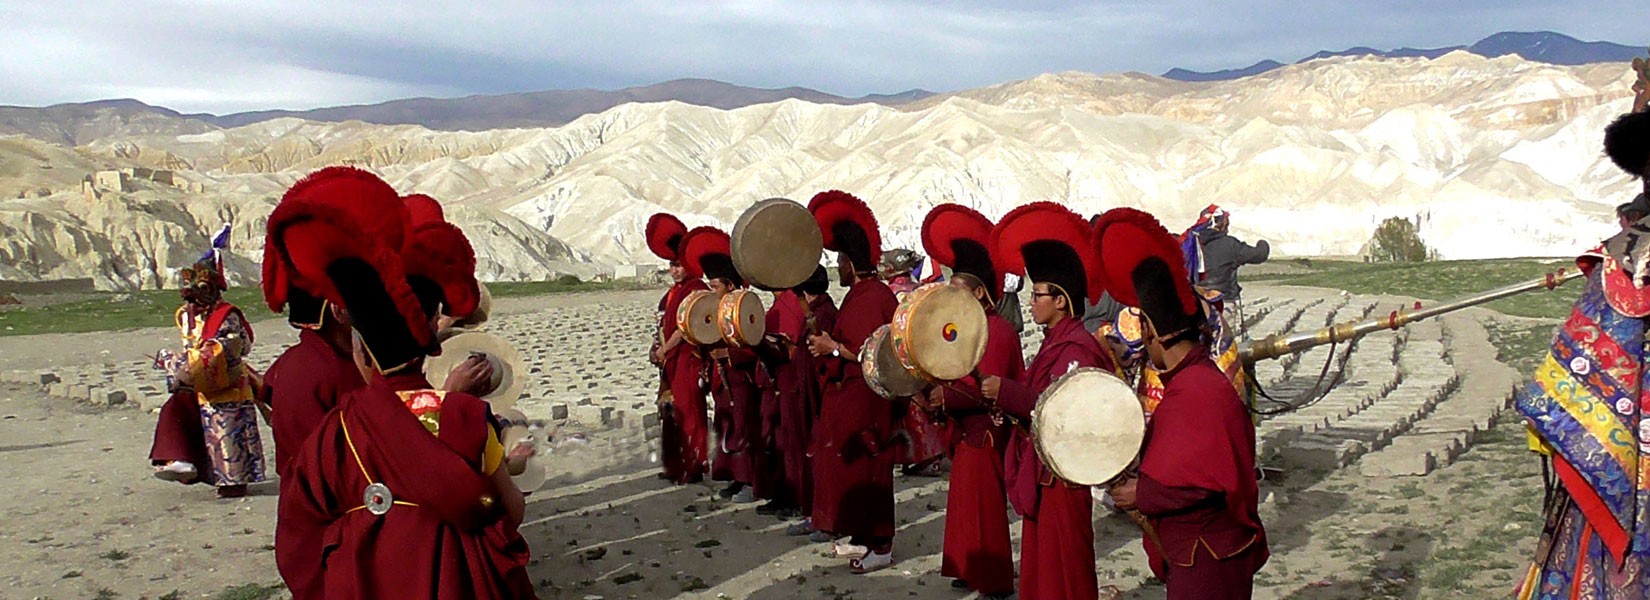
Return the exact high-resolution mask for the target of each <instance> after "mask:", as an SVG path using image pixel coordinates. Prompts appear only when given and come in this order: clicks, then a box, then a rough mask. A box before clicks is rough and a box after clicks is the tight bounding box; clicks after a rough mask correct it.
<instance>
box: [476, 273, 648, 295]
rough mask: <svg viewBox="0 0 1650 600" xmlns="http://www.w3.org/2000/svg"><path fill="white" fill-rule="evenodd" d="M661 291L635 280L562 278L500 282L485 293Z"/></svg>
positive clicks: (531, 293)
mask: <svg viewBox="0 0 1650 600" xmlns="http://www.w3.org/2000/svg"><path fill="white" fill-rule="evenodd" d="M653 289H663V287H662V286H660V285H659V284H655V283H651V282H647V281H642V280H636V279H623V280H618V281H579V280H578V279H574V278H566V277H564V278H562V279H558V280H555V281H501V282H496V283H489V284H487V291H488V292H489V293H491V294H492V295H493V297H494V298H508V297H511V296H542V295H545V294H570V293H576V292H628V291H635V290H653Z"/></svg>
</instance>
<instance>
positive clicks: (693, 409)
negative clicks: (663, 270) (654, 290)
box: [659, 279, 710, 483]
mask: <svg viewBox="0 0 1650 600" xmlns="http://www.w3.org/2000/svg"><path fill="white" fill-rule="evenodd" d="M708 289H710V288H709V287H706V286H705V282H704V281H702V280H699V279H690V280H687V281H683V282H681V283H678V284H675V285H673V286H670V291H668V292H666V293H665V295H664V297H663V298H660V299H659V311H660V317H659V334H660V336H661V338H660V341H661V343H662V342H663V340H668V339H670V337H671V336H673V335H675V334H676V313H677V311H678V309H680V308H681V306H682V300H684V299H686V298H687V296H688V294H691V293H693V292H695V291H699V290H708ZM664 358H665V363H664V365H663V366H662V367H661V370H662V373H661V375H660V376H661V377H662V378H663V380H662V385H663V386H665V387H666V389H668V390H669V391H670V395H671V397H672V403H671V405H670V406H669V407H668V408H661V409H660V419H659V423H660V431H659V443H660V452H659V462H660V463H662V465H663V466H664V474H665V477H667V478H669V479H670V480H671V481H674V482H676V483H688V482H691V481H696V480H698V479H699V478H700V477H702V476H703V475H704V474H705V471H706V469H708V468H709V459H708V456H709V454H707V453H708V452H709V451H710V446H709V445H708V442H707V440H706V438H707V435H708V433H709V431H710V430H709V428H707V427H706V425H705V388H704V385H703V384H701V383H700V376H701V374H702V372H703V370H704V366H703V364H702V363H701V361H700V357H699V353H698V351H697V350H696V349H695V348H694V347H693V345H692V344H688V343H686V342H683V343H682V344H680V345H678V346H676V348H674V349H672V350H671V351H670V352H668V353H666V354H665V357H664Z"/></svg>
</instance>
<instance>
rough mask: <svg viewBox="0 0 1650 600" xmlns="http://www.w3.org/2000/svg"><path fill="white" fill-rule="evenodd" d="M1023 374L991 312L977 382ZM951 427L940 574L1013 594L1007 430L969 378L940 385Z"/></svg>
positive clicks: (1011, 337)
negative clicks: (1006, 483) (1005, 459)
mask: <svg viewBox="0 0 1650 600" xmlns="http://www.w3.org/2000/svg"><path fill="white" fill-rule="evenodd" d="M1024 370H1025V358H1024V356H1023V355H1022V354H1021V353H1020V334H1019V333H1018V332H1016V331H1014V326H1013V325H1010V324H1009V323H1008V321H1007V320H1005V319H1003V318H1002V316H1000V315H998V314H997V313H996V312H988V313H986V344H985V356H984V357H983V358H982V359H981V360H980V365H979V367H978V368H977V369H976V370H975V371H976V372H977V373H978V374H979V376H980V377H1001V378H1003V379H1004V380H1009V379H1017V378H1019V377H1020V373H1021V372H1022V371H1024ZM941 390H943V394H944V397H945V414H946V416H947V417H948V418H949V419H950V420H951V488H950V490H949V491H947V492H946V496H945V544H944V554H943V559H942V561H941V563H940V575H942V576H945V577H955V578H957V579H962V580H964V581H967V582H968V587H969V588H970V589H973V590H975V591H978V592H980V593H981V594H986V595H990V594H1008V593H1010V592H1013V591H1014V548H1013V545H1012V543H1011V542H1010V541H1009V535H1008V501H1007V496H1006V495H1005V491H1004V486H1003V448H1005V447H1006V446H1007V445H1008V436H1009V428H1008V424H1007V423H1006V422H1003V423H998V422H996V421H997V419H994V418H993V415H992V414H991V410H990V407H991V403H990V402H989V401H987V400H985V398H984V396H982V395H981V394H980V388H979V381H978V380H977V379H975V378H973V377H970V378H967V379H963V380H961V381H956V382H952V383H950V384H946V385H945V386H944V387H942V388H941Z"/></svg>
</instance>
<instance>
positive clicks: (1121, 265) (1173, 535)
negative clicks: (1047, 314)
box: [1096, 209, 1269, 600]
mask: <svg viewBox="0 0 1650 600" xmlns="http://www.w3.org/2000/svg"><path fill="white" fill-rule="evenodd" d="M1096 238H1097V241H1096V244H1097V247H1098V248H1099V250H1100V252H1101V254H1102V255H1104V256H1108V257H1109V258H1108V259H1107V261H1106V265H1105V273H1104V276H1103V277H1104V278H1105V280H1106V281H1107V282H1108V284H1107V287H1108V289H1109V290H1111V292H1112V296H1113V297H1114V298H1116V299H1117V300H1118V301H1119V302H1122V303H1123V304H1125V305H1128V306H1137V307H1139V308H1140V309H1141V312H1143V313H1145V316H1146V319H1145V323H1144V328H1143V329H1144V331H1143V334H1144V335H1143V337H1144V338H1145V343H1146V354H1147V358H1148V359H1149V360H1150V361H1151V362H1152V366H1154V367H1156V368H1158V369H1159V370H1161V371H1162V372H1163V382H1164V390H1163V400H1162V402H1160V403H1159V404H1158V405H1157V410H1156V411H1155V412H1153V413H1152V420H1151V424H1150V427H1149V429H1148V430H1147V434H1146V443H1145V449H1144V450H1142V453H1141V459H1140V474H1139V477H1138V478H1137V479H1131V480H1128V481H1126V482H1124V483H1122V484H1120V485H1115V486H1113V487H1112V490H1111V495H1112V499H1113V500H1115V501H1116V502H1117V505H1118V507H1119V508H1124V509H1128V508H1135V507H1137V508H1138V509H1139V510H1140V512H1141V513H1142V514H1144V515H1146V517H1147V518H1148V519H1149V522H1150V523H1151V525H1152V527H1153V528H1154V529H1155V530H1156V534H1157V540H1158V541H1160V542H1161V544H1162V545H1161V546H1159V545H1158V544H1157V543H1155V542H1153V541H1152V540H1150V539H1147V540H1146V542H1145V545H1146V554H1147V556H1148V557H1149V558H1150V559H1151V567H1152V572H1153V573H1154V574H1156V575H1157V577H1158V578H1159V579H1162V580H1163V581H1164V583H1166V584H1167V585H1168V597H1169V598H1171V599H1174V600H1181V599H1186V600H1190V599H1228V598H1230V599H1240V598H1249V597H1250V596H1251V594H1252V592H1253V589H1254V575H1255V573H1256V572H1257V571H1259V570H1260V568H1261V567H1262V566H1263V565H1265V564H1266V559H1267V557H1268V556H1269V554H1268V549H1267V544H1266V530H1265V528H1264V527H1262V525H1261V522H1260V512H1259V510H1258V504H1259V490H1258V488H1257V486H1256V484H1255V427H1254V422H1253V421H1251V420H1250V418H1249V411H1248V409H1247V407H1246V406H1245V405H1244V404H1243V401H1242V399H1241V398H1239V397H1238V395H1237V390H1235V389H1233V388H1232V384H1231V380H1230V379H1228V378H1227V377H1226V376H1225V374H1224V373H1223V372H1222V371H1221V370H1220V367H1219V366H1217V365H1216V364H1215V362H1214V360H1212V359H1210V358H1209V351H1208V347H1207V345H1206V343H1207V341H1208V340H1207V337H1208V333H1209V332H1207V331H1205V330H1204V327H1203V325H1204V324H1205V323H1207V320H1206V319H1205V318H1204V316H1203V313H1202V312H1201V311H1202V310H1204V309H1206V305H1205V304H1204V303H1202V302H1200V301H1199V297H1198V295H1197V294H1196V292H1195V291H1194V290H1193V289H1192V286H1191V279H1190V278H1189V277H1188V275H1187V273H1186V269H1185V266H1184V263H1183V262H1182V261H1181V260H1179V258H1180V255H1179V249H1178V245H1177V244H1176V243H1175V241H1174V238H1173V237H1172V236H1171V235H1170V234H1169V232H1168V230H1167V229H1165V228H1164V227H1163V226H1162V225H1161V224H1160V223H1158V222H1157V220H1156V219H1154V218H1152V216H1151V215H1149V214H1146V213H1144V212H1141V211H1138V210H1134V209H1115V210H1112V211H1108V212H1107V213H1106V214H1105V216H1103V217H1101V220H1100V223H1099V226H1098V228H1097V233H1096ZM1124 248H1127V249H1132V250H1133V251H1132V252H1131V251H1126V250H1120V249H1124Z"/></svg>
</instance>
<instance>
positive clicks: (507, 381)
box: [424, 331, 527, 413]
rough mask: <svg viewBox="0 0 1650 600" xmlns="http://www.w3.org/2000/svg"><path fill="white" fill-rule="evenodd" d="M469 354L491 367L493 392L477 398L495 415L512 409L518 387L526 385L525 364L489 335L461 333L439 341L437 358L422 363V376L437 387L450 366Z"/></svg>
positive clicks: (508, 348)
mask: <svg viewBox="0 0 1650 600" xmlns="http://www.w3.org/2000/svg"><path fill="white" fill-rule="evenodd" d="M471 355H481V356H483V357H486V359H487V362H489V363H491V364H492V366H493V391H492V392H489V393H487V394H485V395H483V396H482V397H481V399H482V400H486V401H487V403H488V404H490V405H492V407H493V412H495V413H496V412H499V411H502V410H505V409H508V408H511V407H513V406H515V405H516V400H517V399H518V398H519V397H520V396H521V391H522V388H524V387H526V386H527V379H526V378H527V364H526V363H524V362H522V360H521V354H520V353H518V352H516V349H515V348H514V347H512V346H511V345H510V343H509V342H507V341H505V340H504V338H501V337H499V336H496V335H493V334H491V333H486V332H481V331H465V332H462V333H459V334H457V335H454V336H452V337H449V338H447V339H446V340H444V341H442V342H441V355H440V356H432V357H429V358H428V359H426V360H425V361H424V377H425V378H426V379H428V380H429V382H430V385H433V386H435V387H436V388H440V387H441V386H442V384H445V383H446V382H447V375H448V374H449V373H452V371H453V367H456V366H458V364H459V363H461V362H464V361H465V360H466V359H468V358H470V356H471Z"/></svg>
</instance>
